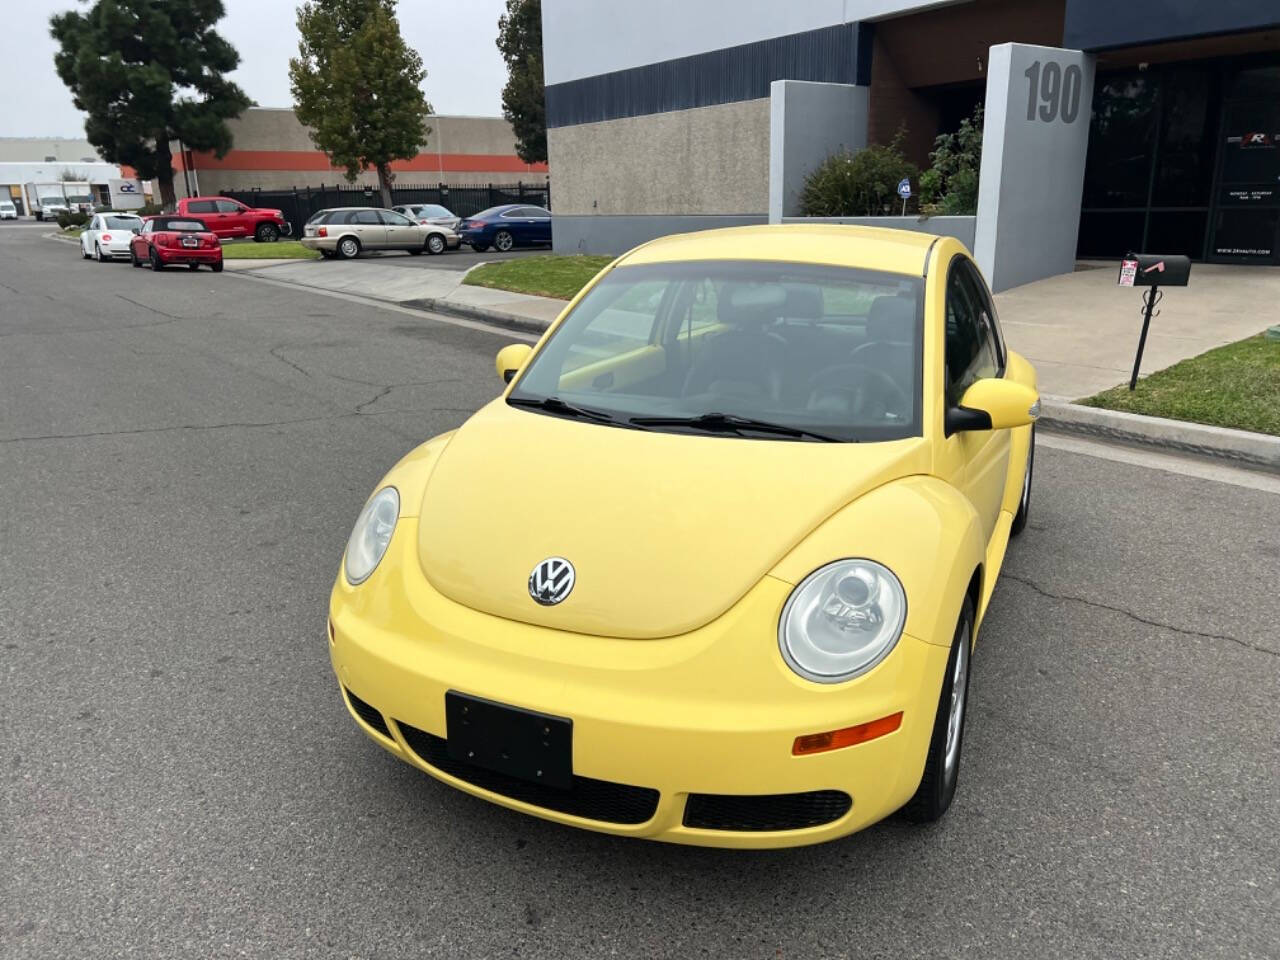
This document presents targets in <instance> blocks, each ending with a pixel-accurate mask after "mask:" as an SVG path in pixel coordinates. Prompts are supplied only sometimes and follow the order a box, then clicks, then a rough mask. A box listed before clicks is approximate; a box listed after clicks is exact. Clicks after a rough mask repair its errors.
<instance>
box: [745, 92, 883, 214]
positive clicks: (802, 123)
mask: <svg viewBox="0 0 1280 960" xmlns="http://www.w3.org/2000/svg"><path fill="white" fill-rule="evenodd" d="M869 93H870V91H869V89H868V88H867V87H859V86H854V85H852V84H843V83H807V82H804V81H800V80H775V81H773V83H772V84H771V86H770V97H769V222H770V223H778V222H780V221H781V220H782V218H783V217H792V216H797V215H799V213H800V194H801V193H802V192H803V190H804V181H805V177H807V176H808V175H809V174H810V173H812V172H813V171H814V170H815V169H816V168H817V167H818V166H820V165H821V164H822V162H823V161H824V160H826V159H827V157H829V156H830V155H831V154H833V153H838V152H840V151H841V150H861V149H862V148H863V147H865V146H866V145H867V105H868V96H869Z"/></svg>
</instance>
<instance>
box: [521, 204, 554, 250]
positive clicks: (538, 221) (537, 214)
mask: <svg viewBox="0 0 1280 960" xmlns="http://www.w3.org/2000/svg"><path fill="white" fill-rule="evenodd" d="M525 209H526V210H528V211H529V219H530V220H531V221H532V226H533V230H532V232H531V238H530V241H529V242H530V243H550V242H551V211H550V210H543V209H542V208H541V207H526V208H525Z"/></svg>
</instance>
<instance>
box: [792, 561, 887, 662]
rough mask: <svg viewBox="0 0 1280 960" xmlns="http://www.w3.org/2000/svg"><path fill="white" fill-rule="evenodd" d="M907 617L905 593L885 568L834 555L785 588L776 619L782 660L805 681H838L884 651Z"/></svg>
mask: <svg viewBox="0 0 1280 960" xmlns="http://www.w3.org/2000/svg"><path fill="white" fill-rule="evenodd" d="M906 622H907V596H906V594H905V593H903V590H902V584H901V583H899V582H898V578H897V577H895V576H894V575H893V572H892V571H890V570H889V568H888V567H883V566H881V565H880V564H878V563H875V562H874V561H871V560H837V561H836V562H835V563H829V564H827V565H826V566H825V567H819V568H818V569H817V570H815V571H813V573H811V574H809V576H807V577H805V578H804V580H802V581H801V583H800V585H799V586H798V587H796V588H795V590H793V591H792V592H791V596H790V597H788V598H787V604H786V606H785V607H783V608H782V619H781V620H779V621H778V643H779V646H781V648H782V657H783V659H784V660H786V661H787V664H788V665H789V666H790V667H791V669H792V670H794V671H795V672H796V673H798V674H800V676H802V677H804V678H805V679H806V680H814V681H816V682H818V683H839V682H840V681H841V680H848V679H850V678H851V677H855V676H857V675H858V674H860V673H865V672H866V671H867V670H870V669H871V668H872V667H874V666H875V665H876V664H877V663H879V662H880V661H881V660H883V659H884V658H885V657H886V656H888V655H889V651H890V650H892V649H893V647H894V644H896V643H897V642H898V637H900V636H901V635H902V628H903V626H904V625H905V624H906Z"/></svg>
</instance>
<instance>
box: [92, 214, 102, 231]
mask: <svg viewBox="0 0 1280 960" xmlns="http://www.w3.org/2000/svg"><path fill="white" fill-rule="evenodd" d="M89 229H90V230H101V229H102V221H101V220H99V219H98V218H97V217H94V218H93V219H92V220H90V221H89Z"/></svg>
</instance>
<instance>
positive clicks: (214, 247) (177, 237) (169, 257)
mask: <svg viewBox="0 0 1280 960" xmlns="http://www.w3.org/2000/svg"><path fill="white" fill-rule="evenodd" d="M129 259H130V260H132V261H133V265H134V266H135V267H141V266H143V265H144V264H150V265H151V269H152V270H163V269H164V268H165V267H169V266H176V265H179V264H184V263H185V264H186V265H187V267H188V268H189V269H191V270H199V269H200V264H202V263H204V264H207V265H208V266H210V267H212V268H213V271H214V273H220V272H221V271H222V243H221V242H220V241H219V240H218V237H217V235H216V234H214V233H213V232H212V231H211V230H210V229H209V228H208V227H206V226H205V225H204V223H203V221H200V220H197V219H195V218H194V217H173V216H157V217H151V218H149V219H148V220H147V221H146V223H144V224H143V225H142V232H141V233H139V234H138V235H137V236H135V237H134V238H133V241H132V242H131V243H130V244H129Z"/></svg>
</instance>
